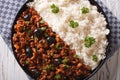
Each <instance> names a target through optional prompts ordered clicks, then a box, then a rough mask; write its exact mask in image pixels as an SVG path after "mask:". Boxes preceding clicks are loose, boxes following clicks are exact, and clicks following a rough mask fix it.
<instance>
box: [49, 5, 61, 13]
mask: <svg viewBox="0 0 120 80" xmlns="http://www.w3.org/2000/svg"><path fill="white" fill-rule="evenodd" d="M50 7H51V11H52V13H58V12H59V7H57V6H56V5H55V4H52V5H51V6H50Z"/></svg>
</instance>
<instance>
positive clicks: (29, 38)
mask: <svg viewBox="0 0 120 80" xmlns="http://www.w3.org/2000/svg"><path fill="white" fill-rule="evenodd" d="M14 31H15V32H14V35H13V45H14V48H15V55H16V56H17V59H18V61H19V63H20V64H21V66H22V67H23V68H24V69H26V70H27V71H28V73H30V76H31V77H32V78H34V79H36V80H79V79H83V78H85V77H86V76H88V75H89V74H90V70H91V68H90V67H89V66H86V65H84V64H83V62H82V60H80V59H79V58H78V55H76V53H75V50H72V49H70V47H69V46H68V45H67V44H66V43H65V42H64V41H63V40H62V39H61V38H60V37H59V35H58V34H56V33H55V32H53V31H52V29H51V28H50V27H49V24H47V22H45V21H44V20H43V19H42V17H41V16H39V15H38V14H37V12H36V11H35V10H34V9H33V8H28V9H26V10H25V11H24V12H23V13H22V14H21V15H20V17H19V18H18V19H17V21H16V24H15V25H14Z"/></svg>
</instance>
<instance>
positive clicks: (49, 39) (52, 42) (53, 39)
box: [47, 37, 56, 45]
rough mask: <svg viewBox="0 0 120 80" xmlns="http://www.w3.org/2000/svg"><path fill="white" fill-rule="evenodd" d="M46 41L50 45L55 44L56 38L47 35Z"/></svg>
mask: <svg viewBox="0 0 120 80" xmlns="http://www.w3.org/2000/svg"><path fill="white" fill-rule="evenodd" d="M47 42H48V44H49V45H51V44H55V43H56V40H55V38H54V37H47Z"/></svg>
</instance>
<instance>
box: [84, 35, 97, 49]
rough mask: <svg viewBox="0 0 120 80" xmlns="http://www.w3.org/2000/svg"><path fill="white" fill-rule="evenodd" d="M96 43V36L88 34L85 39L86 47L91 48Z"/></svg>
mask: <svg viewBox="0 0 120 80" xmlns="http://www.w3.org/2000/svg"><path fill="white" fill-rule="evenodd" d="M94 43H95V38H93V37H89V36H86V37H85V39H84V45H85V47H87V48H89V47H91V46H92V45H93V44H94Z"/></svg>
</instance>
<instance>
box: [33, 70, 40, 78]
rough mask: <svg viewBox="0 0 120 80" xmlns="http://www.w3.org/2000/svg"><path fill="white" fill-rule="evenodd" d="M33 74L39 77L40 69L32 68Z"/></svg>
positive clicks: (34, 76)
mask: <svg viewBox="0 0 120 80" xmlns="http://www.w3.org/2000/svg"><path fill="white" fill-rule="evenodd" d="M31 76H32V77H33V78H37V77H39V76H40V71H38V70H37V69H32V70H31Z"/></svg>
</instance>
